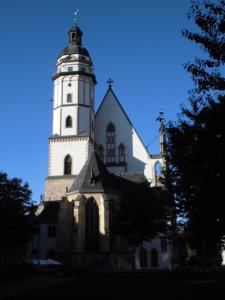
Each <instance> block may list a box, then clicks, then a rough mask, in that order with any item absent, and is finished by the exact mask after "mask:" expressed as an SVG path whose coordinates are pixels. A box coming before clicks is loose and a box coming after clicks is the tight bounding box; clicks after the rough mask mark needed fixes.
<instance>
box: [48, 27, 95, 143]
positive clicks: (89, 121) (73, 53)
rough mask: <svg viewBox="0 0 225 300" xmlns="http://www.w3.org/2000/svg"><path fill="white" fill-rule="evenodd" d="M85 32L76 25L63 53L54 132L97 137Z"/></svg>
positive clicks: (92, 77)
mask: <svg viewBox="0 0 225 300" xmlns="http://www.w3.org/2000/svg"><path fill="white" fill-rule="evenodd" d="M82 35H83V34H82V31H81V30H80V28H79V27H78V26H73V27H72V28H71V29H70V31H69V32H68V36H69V42H68V46H67V47H66V48H65V49H64V50H63V51H62V52H61V53H60V54H59V57H58V60H57V65H56V68H57V70H56V73H55V74H54V76H53V78H52V79H53V82H54V105H53V135H54V134H58V135H60V136H69V135H81V134H88V135H89V136H90V137H92V138H93V137H94V132H93V128H94V86H95V84H96V79H95V75H94V73H93V65H92V61H91V58H90V55H89V53H88V51H87V50H86V49H85V48H83V47H82Z"/></svg>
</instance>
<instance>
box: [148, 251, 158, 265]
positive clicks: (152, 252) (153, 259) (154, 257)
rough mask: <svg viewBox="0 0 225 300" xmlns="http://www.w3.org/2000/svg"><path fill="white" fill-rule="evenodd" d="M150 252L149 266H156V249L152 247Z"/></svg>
mask: <svg viewBox="0 0 225 300" xmlns="http://www.w3.org/2000/svg"><path fill="white" fill-rule="evenodd" d="M150 254H151V267H158V266H159V261H158V251H157V250H156V249H155V248H153V249H152V250H151V253H150Z"/></svg>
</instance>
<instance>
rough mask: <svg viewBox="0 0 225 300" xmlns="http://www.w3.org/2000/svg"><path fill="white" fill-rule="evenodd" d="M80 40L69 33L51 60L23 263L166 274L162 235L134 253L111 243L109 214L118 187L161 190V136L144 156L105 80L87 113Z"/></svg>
mask: <svg viewBox="0 0 225 300" xmlns="http://www.w3.org/2000/svg"><path fill="white" fill-rule="evenodd" d="M82 35H83V34H82V32H81V30H80V28H79V27H78V26H77V25H74V26H73V27H72V28H71V29H70V31H69V33H68V37H69V41H68V45H67V47H66V48H65V49H63V50H62V51H61V53H60V54H59V56H58V59H57V63H56V69H57V71H56V74H55V75H54V76H53V78H52V79H53V82H54V94H53V130H52V135H51V136H50V137H49V140H48V141H49V159H48V176H47V178H46V180H45V192H44V196H43V199H42V200H43V201H42V203H41V204H40V206H39V209H38V222H39V230H38V232H37V234H36V236H35V238H34V239H33V241H32V249H31V250H32V251H31V255H32V256H33V257H34V256H35V257H36V258H43V259H45V258H49V257H50V258H55V259H57V260H60V261H70V262H71V263H74V264H88V263H89V262H91V261H93V260H94V261H95V262H101V263H102V261H104V262H106V263H105V265H107V264H109V265H110V266H113V267H124V268H130V267H131V265H132V262H131V257H133V258H135V263H134V264H135V267H136V268H137V269H138V268H170V267H171V245H170V241H169V239H168V238H166V237H165V235H164V236H162V235H160V234H159V235H158V236H157V237H156V238H154V239H153V240H151V242H143V244H142V246H140V247H138V248H136V249H135V250H134V249H133V248H132V249H131V247H129V245H128V243H127V242H126V241H123V240H122V239H121V238H120V237H116V239H115V238H114V240H113V241H112V235H111V225H110V208H111V203H112V201H116V200H118V199H119V198H120V188H119V187H118V182H119V183H120V181H122V180H123V182H126V183H127V184H130V185H133V184H140V183H141V182H143V181H146V180H147V181H148V183H149V187H155V186H160V185H161V183H160V180H159V174H158V173H157V165H160V166H161V168H162V169H163V168H165V159H164V155H163V135H162V134H161V135H160V153H159V154H158V155H152V154H150V153H149V151H148V150H147V149H146V147H145V145H144V144H143V142H142V140H141V138H140V136H139V135H138V133H137V131H136V130H135V128H134V126H133V124H132V122H131V121H130V119H129V118H128V116H127V114H126V112H125V111H124V109H123V107H122V106H121V104H120V102H119V100H118V98H117V97H116V95H115V93H114V91H113V89H112V82H111V80H109V82H108V83H109V86H108V90H107V91H106V94H105V97H104V98H103V100H102V102H101V105H100V106H99V108H98V109H97V111H96V112H95V99H94V89H95V85H96V78H95V74H94V73H93V62H92V60H91V57H90V55H89V53H88V51H87V49H85V48H84V47H83V46H82ZM161 117H162V114H161ZM115 178H116V180H115ZM115 182H117V184H115ZM137 202H138V201H137ZM137 205H138V204H137Z"/></svg>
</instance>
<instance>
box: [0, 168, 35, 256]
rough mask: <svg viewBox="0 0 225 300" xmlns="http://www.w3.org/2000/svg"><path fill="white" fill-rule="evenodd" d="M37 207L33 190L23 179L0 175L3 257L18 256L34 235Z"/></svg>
mask: <svg viewBox="0 0 225 300" xmlns="http://www.w3.org/2000/svg"><path fill="white" fill-rule="evenodd" d="M35 210H36V206H35V205H34V204H33V203H32V202H31V190H30V189H29V186H28V184H27V183H25V184H23V183H22V180H21V179H18V178H13V179H9V178H8V176H7V174H6V173H0V236H1V248H0V254H1V255H2V256H7V257H9V256H16V255H17V253H16V251H17V250H18V249H19V248H20V247H21V246H22V245H24V243H26V242H27V241H28V239H29V237H30V236H31V234H32V230H33V224H34V219H35Z"/></svg>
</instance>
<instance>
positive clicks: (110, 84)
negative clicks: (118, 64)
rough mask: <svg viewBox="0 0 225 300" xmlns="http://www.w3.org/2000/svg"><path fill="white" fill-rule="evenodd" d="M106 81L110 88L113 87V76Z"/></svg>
mask: <svg viewBox="0 0 225 300" xmlns="http://www.w3.org/2000/svg"><path fill="white" fill-rule="evenodd" d="M106 83H108V85H109V88H111V87H112V84H113V83H114V81H113V80H112V79H111V78H109V80H108V81H106Z"/></svg>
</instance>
